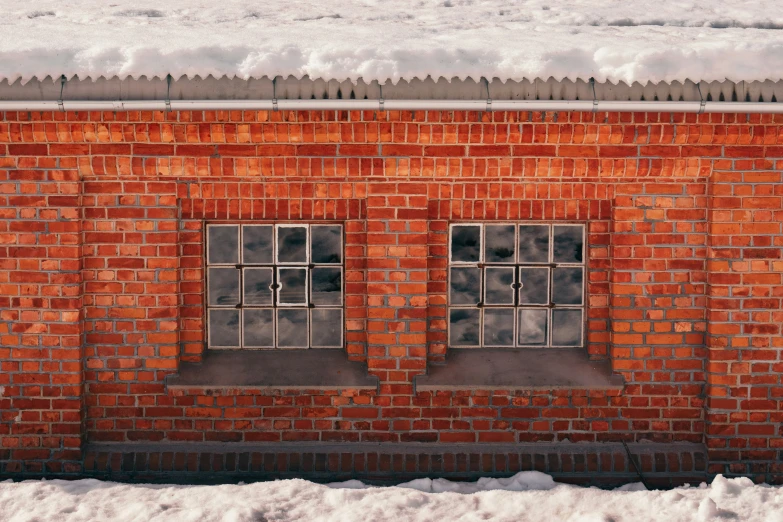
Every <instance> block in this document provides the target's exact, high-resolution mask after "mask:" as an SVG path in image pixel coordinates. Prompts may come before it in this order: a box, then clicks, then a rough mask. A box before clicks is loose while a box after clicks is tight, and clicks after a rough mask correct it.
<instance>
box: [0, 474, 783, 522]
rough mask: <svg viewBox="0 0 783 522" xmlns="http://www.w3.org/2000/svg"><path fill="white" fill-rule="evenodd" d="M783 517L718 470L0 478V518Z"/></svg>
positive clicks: (779, 501) (459, 520)
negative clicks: (195, 479)
mask: <svg viewBox="0 0 783 522" xmlns="http://www.w3.org/2000/svg"><path fill="white" fill-rule="evenodd" d="M107 520H111V521H128V522H131V521H133V522H153V521H154V522H161V521H172V522H190V521H192V522H202V521H226V522H229V521H230V522H241V521H248V522H251V521H252V522H262V521H263V522H273V521H274V522H283V521H285V522H288V521H307V522H319V521H323V522H326V521H329V522H351V521H357V522H386V521H388V522H414V521H416V522H418V521H421V522H425V521H427V522H463V521H464V522H467V521H479V520H492V521H498V522H501V521H502V522H525V521H536V522H538V521H557V522H625V521H630V522H644V521H654V522H678V521H683V522H693V521H701V522H707V521H747V522H756V521H758V522H783V488H779V487H770V486H766V485H754V484H753V483H752V482H751V481H750V479H747V478H735V479H726V478H724V477H722V476H720V475H719V476H718V477H716V478H715V480H714V481H713V482H712V484H711V485H710V486H707V485H705V484H702V485H701V487H696V488H693V487H684V488H677V489H674V490H671V491H647V490H645V489H644V487H643V486H641V484H631V485H627V486H623V487H622V488H619V489H616V490H614V491H604V490H600V489H596V488H581V487H576V486H569V485H565V484H558V483H555V482H554V481H553V480H552V478H551V477H550V476H548V475H544V474H542V473H538V472H535V471H526V472H522V473H518V474H517V475H515V476H513V477H511V478H508V479H488V478H485V479H481V480H479V481H478V482H474V483H456V482H449V481H447V480H443V479H435V480H431V479H419V480H414V481H412V482H408V483H405V484H400V485H399V486H396V487H369V486H365V485H364V484H362V483H361V482H358V481H349V482H343V483H335V484H329V485H319V484H314V483H312V482H308V481H305V480H298V479H297V480H278V481H274V482H259V483H254V484H246V485H241V484H240V485H222V486H170V485H129V484H118V483H113V482H101V481H98V480H92V479H90V480H77V481H73V482H68V481H62V480H52V481H25V482H21V483H12V482H11V481H6V482H3V483H0V522H33V521H40V522H44V521H57V522H76V521H84V522H103V521H107Z"/></svg>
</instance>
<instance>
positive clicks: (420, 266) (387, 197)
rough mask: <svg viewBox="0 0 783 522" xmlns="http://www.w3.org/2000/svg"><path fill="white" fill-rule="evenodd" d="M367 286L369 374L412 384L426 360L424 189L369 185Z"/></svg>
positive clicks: (419, 185)
mask: <svg viewBox="0 0 783 522" xmlns="http://www.w3.org/2000/svg"><path fill="white" fill-rule="evenodd" d="M367 283H368V284H367V294H368V295H367V297H368V301H367V303H368V323H367V329H368V335H367V344H368V359H367V363H368V367H369V370H370V373H372V374H374V375H377V376H378V377H379V378H380V379H381V383H382V385H384V384H387V383H411V382H412V381H413V377H414V376H415V375H418V374H423V373H424V372H425V368H426V355H427V353H426V352H427V334H426V326H427V323H426V321H427V186H426V185H425V184H424V183H377V184H372V185H370V189H369V194H368V198H367ZM405 390H410V388H405ZM405 390H403V389H400V390H399V391H400V392H403V391H405ZM389 391H392V392H393V390H389Z"/></svg>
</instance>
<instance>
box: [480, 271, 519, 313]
mask: <svg viewBox="0 0 783 522" xmlns="http://www.w3.org/2000/svg"><path fill="white" fill-rule="evenodd" d="M484 284H485V285H486V291H485V293H484V303H485V304H496V305H501V304H506V305H513V304H514V286H513V285H514V267H512V266H509V267H497V266H494V267H487V268H485V269H484Z"/></svg>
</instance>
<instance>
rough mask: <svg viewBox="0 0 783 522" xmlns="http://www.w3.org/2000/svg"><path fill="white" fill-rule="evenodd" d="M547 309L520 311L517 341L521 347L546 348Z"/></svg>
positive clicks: (524, 309) (525, 309)
mask: <svg viewBox="0 0 783 522" xmlns="http://www.w3.org/2000/svg"><path fill="white" fill-rule="evenodd" d="M547 312H548V310H546V309H539V310H536V309H529V308H523V309H521V310H519V321H517V332H518V334H517V341H518V342H519V345H520V346H544V345H546V332H547V329H546V319H547Z"/></svg>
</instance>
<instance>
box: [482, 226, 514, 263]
mask: <svg viewBox="0 0 783 522" xmlns="http://www.w3.org/2000/svg"><path fill="white" fill-rule="evenodd" d="M514 228H515V227H514V225H487V226H486V228H485V231H484V261H485V262H486V263H513V262H514V246H515V245H514V243H515V238H514Z"/></svg>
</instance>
